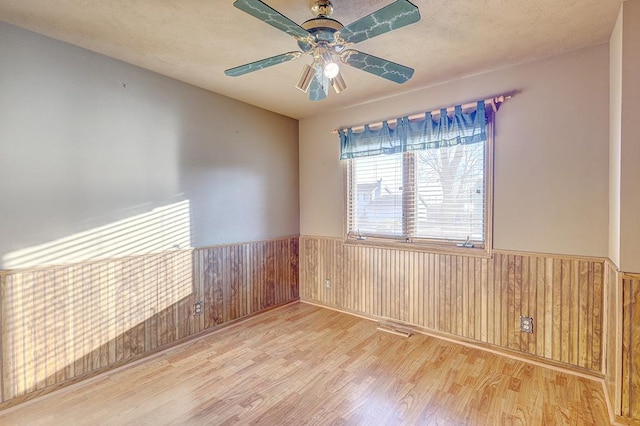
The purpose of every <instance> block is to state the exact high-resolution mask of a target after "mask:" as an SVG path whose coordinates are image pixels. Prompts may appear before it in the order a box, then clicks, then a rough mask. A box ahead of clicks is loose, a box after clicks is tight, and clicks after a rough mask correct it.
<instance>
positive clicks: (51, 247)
mask: <svg viewBox="0 0 640 426" xmlns="http://www.w3.org/2000/svg"><path fill="white" fill-rule="evenodd" d="M189 247H191V233H190V208H189V200H184V201H180V202H178V203H174V204H170V205H166V206H162V207H158V208H155V209H153V210H152V211H150V212H147V213H143V214H140V215H136V216H132V217H130V218H127V219H123V220H119V221H117V222H113V223H110V224H108V225H104V226H100V227H97V228H94V229H90V230H88V231H83V232H79V233H77V234H73V235H70V236H67V237H63V238H59V239H57V240H54V241H50V242H47V243H44V244H40V245H37V246H33V247H29V248H26V249H21V250H17V251H14V252H11V253H8V254H7V255H5V256H4V257H3V259H2V260H3V268H4V269H18V268H29V267H34V266H40V265H54V264H63V263H75V262H80V261H86V260H93V259H108V258H114V257H122V256H130V255H137V254H148V253H159V252H162V251H164V250H169V249H177V248H180V249H185V248H189Z"/></svg>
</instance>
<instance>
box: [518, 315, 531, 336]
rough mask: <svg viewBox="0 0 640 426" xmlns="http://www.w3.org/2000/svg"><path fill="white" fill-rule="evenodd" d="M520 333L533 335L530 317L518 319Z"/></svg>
mask: <svg viewBox="0 0 640 426" xmlns="http://www.w3.org/2000/svg"><path fill="white" fill-rule="evenodd" d="M520 331H522V332H523V333H533V318H532V317H520Z"/></svg>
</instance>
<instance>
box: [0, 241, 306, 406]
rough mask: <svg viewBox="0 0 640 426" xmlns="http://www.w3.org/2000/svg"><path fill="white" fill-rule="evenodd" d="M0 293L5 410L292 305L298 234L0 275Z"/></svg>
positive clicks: (3, 272) (2, 395) (296, 271)
mask: <svg viewBox="0 0 640 426" xmlns="http://www.w3.org/2000/svg"><path fill="white" fill-rule="evenodd" d="M0 292H1V294H0V295H1V308H2V315H1V323H0V326H1V329H2V374H1V379H2V384H1V397H2V401H3V403H2V404H0V405H2V406H8V405H12V404H14V403H17V402H20V401H23V400H25V399H28V398H29V397H30V396H32V395H37V394H40V393H44V392H48V391H50V390H52V389H55V388H58V387H60V386H64V385H66V384H68V383H72V382H75V381H78V380H81V379H83V378H86V377H88V376H91V375H95V374H96V373H98V372H101V371H106V370H108V369H111V368H114V367H115V366H119V365H122V364H124V363H126V362H128V361H131V360H133V359H138V358H140V357H141V356H144V355H145V354H148V353H152V352H155V351H157V350H158V349H161V348H163V347H167V346H169V345H171V344H174V343H175V342H177V341H180V340H182V339H185V338H187V337H189V336H193V335H195V334H197V333H200V332H203V331H206V330H208V329H211V328H213V327H216V326H219V325H221V324H225V323H228V322H230V321H233V320H237V319H240V318H243V317H247V316H249V315H252V314H255V313H257V312H260V311H264V310H266V309H268V308H270V307H274V306H277V305H281V304H283V303H286V302H290V301H293V300H297V299H298V238H297V237H295V238H284V239H278V240H270V241H262V242H252V243H246V244H235V245H226V246H216V247H209V248H198V249H192V250H174V251H168V252H164V253H159V254H148V255H140V256H130V257H126V258H118V259H107V260H100V261H92V262H84V263H78V264H71V265H64V266H54V267H42V268H35V269H25V270H17V271H0ZM196 302H201V311H200V312H195V304H196ZM0 408H1V407H0Z"/></svg>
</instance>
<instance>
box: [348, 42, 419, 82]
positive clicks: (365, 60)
mask: <svg viewBox="0 0 640 426" xmlns="http://www.w3.org/2000/svg"><path fill="white" fill-rule="evenodd" d="M340 59H341V60H342V62H344V63H345V64H347V65H351V66H352V67H354V68H358V69H360V70H362V71H366V72H369V73H371V74H375V75H377V76H379V77H382V78H386V79H387V80H391V81H393V82H395V83H400V84H402V83H404V82H406V81H408V80H409V79H410V78H411V77H413V72H414V71H413V68H409V67H406V66H404V65H400V64H397V63H395V62H391V61H388V60H386V59H382V58H378V57H377V56H373V55H369V54H368V53H362V52H359V51H357V50H353V49H348V50H345V51H344V52H342V54H341V55H340Z"/></svg>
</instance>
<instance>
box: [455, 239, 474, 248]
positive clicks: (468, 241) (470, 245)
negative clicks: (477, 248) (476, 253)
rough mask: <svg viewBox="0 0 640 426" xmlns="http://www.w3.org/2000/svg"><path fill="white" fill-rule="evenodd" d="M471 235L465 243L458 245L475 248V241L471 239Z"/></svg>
mask: <svg viewBox="0 0 640 426" xmlns="http://www.w3.org/2000/svg"><path fill="white" fill-rule="evenodd" d="M470 240H471V237H467V240H466V241H465V242H464V243H458V244H456V246H458V247H464V248H473V243H472V242H471V241H470Z"/></svg>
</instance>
